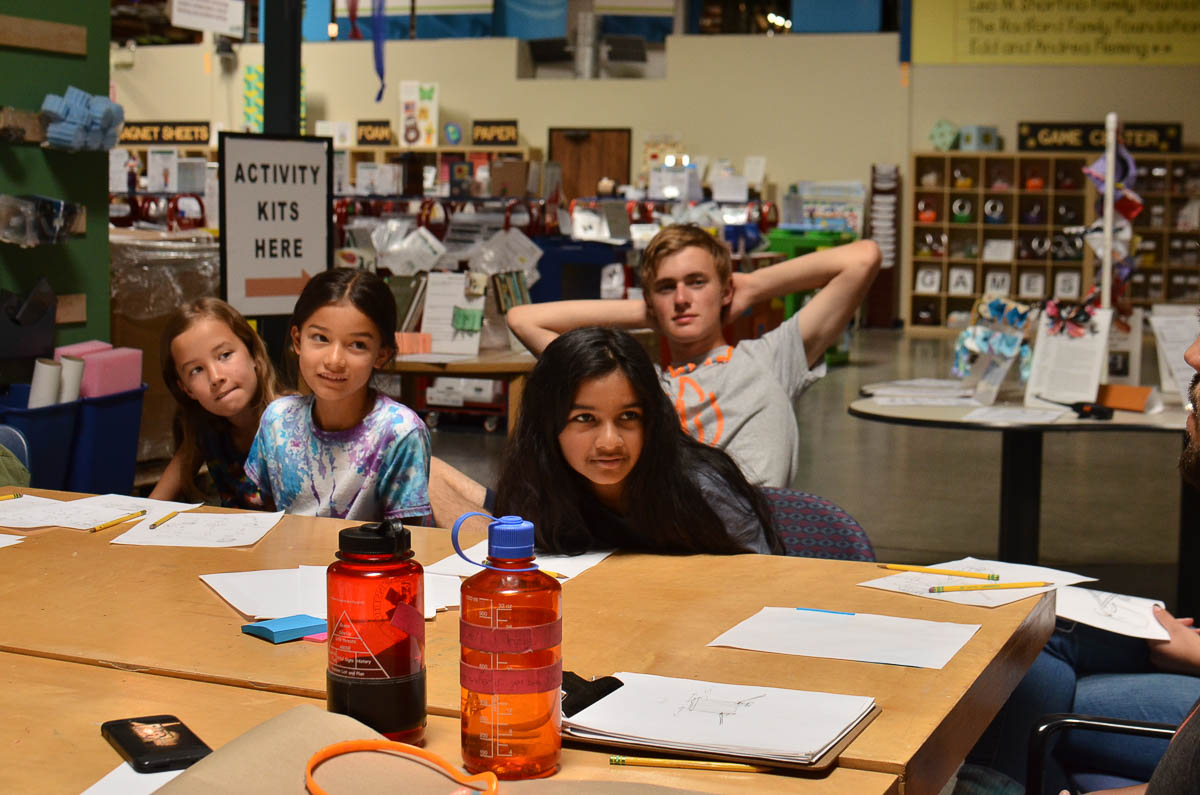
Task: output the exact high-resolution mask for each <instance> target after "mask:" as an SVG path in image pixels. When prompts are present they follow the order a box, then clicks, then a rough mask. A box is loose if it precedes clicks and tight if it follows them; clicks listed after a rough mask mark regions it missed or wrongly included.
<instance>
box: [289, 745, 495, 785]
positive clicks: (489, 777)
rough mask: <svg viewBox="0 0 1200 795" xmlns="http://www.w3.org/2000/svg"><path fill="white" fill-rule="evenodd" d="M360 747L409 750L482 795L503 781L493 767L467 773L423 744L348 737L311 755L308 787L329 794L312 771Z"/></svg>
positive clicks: (307, 772)
mask: <svg viewBox="0 0 1200 795" xmlns="http://www.w3.org/2000/svg"><path fill="white" fill-rule="evenodd" d="M358 751H391V752H392V753H396V754H410V755H412V756H415V757H418V758H420V759H423V760H425V761H426V762H429V763H430V764H431V765H434V766H435V767H437V768H438V772H441V773H445V774H446V775H448V776H449V777H450V778H452V779H454V780H455V781H456V782H458V783H459V784H462V785H463V786H464V787H469V788H470V789H473V790H480V791H481V792H482V793H483V795H496V791H497V788H498V786H499V783H500V782H499V779H497V778H496V774H495V773H492V772H491V771H487V772H485V773H479V774H477V775H474V776H468V775H467V774H466V773H463V772H461V771H459V770H458V769H457V768H455V767H454V766H453V765H451V764H450V763H449V762H447V761H446V760H445V759H443V758H442V757H440V756H438V755H437V754H435V753H433V752H432V751H426V750H425V749H424V748H418V747H417V746H415V745H409V744H407V743H398V742H395V741H393V740H347V741H345V742H341V743H334V744H333V745H327V746H325V747H324V748H322V749H321V750H319V751H317V752H316V753H315V754H313V755H312V757H310V758H309V760H308V766H307V767H306V768H305V770H304V785H305V787H307V789H308V791H309V792H311V793H312V795H329V794H328V793H327V792H326V791H325V790H324V789H323V788H322V787H321V786H320V785H319V784H317V782H316V780H315V779H313V773H314V772H315V771H316V769H317V767H318V766H319V765H320V764H321V763H322V762H326V761H328V760H330V759H332V758H334V757H335V756H341V755H342V754H352V753H356V752H358Z"/></svg>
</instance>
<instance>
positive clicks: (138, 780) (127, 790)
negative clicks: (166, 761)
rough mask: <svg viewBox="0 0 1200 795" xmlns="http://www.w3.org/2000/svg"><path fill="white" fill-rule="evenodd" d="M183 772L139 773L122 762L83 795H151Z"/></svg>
mask: <svg viewBox="0 0 1200 795" xmlns="http://www.w3.org/2000/svg"><path fill="white" fill-rule="evenodd" d="M182 772H183V771H182V770H164V771H163V772H161V773H139V772H137V771H136V770H134V769H133V768H132V767H130V766H129V765H127V764H125V763H124V762H122V763H121V764H120V765H118V766H117V767H115V768H113V770H112V771H111V772H109V774H108V775H106V776H105V777H104V778H102V779H100V780H99V781H97V782H96V783H95V784H93V785H92V786H90V787H88V788H87V789H85V790H84V791H83V795H150V793H152V792H154V791H155V790H157V789H158V788H159V787H162V786H164V785H165V784H166V783H167V782H168V781H170V780H171V779H173V778H175V777H176V776H178V775H179V774H180V773H182Z"/></svg>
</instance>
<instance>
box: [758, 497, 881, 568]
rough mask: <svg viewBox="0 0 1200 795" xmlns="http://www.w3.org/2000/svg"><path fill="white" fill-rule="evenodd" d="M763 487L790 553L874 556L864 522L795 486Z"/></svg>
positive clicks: (840, 557)
mask: <svg viewBox="0 0 1200 795" xmlns="http://www.w3.org/2000/svg"><path fill="white" fill-rule="evenodd" d="M761 491H762V493H763V496H764V497H766V499H767V505H768V506H770V509H771V516H772V518H774V519H775V528H776V529H777V530H778V531H779V538H780V540H782V541H783V546H784V549H785V551H786V553H787V554H788V555H792V556H793V557H801V558H830V559H833V560H866V561H874V560H875V548H874V547H872V546H871V539H869V538H867V533H866V531H865V530H863V529H862V525H860V524H859V523H858V522H856V521H855V520H854V517H853V516H851V515H850V514H848V513H846V512H845V511H843V510H842V509H841V508H839V507H838V506H837V505H834V504H833V503H832V502H830V501H829V500H827V499H825V498H824V497H818V496H816V495H815V494H808V493H806V492H803V491H794V490H792V489H776V488H766V487H765V488H762V489H761Z"/></svg>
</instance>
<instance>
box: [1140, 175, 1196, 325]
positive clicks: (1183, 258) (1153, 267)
mask: <svg viewBox="0 0 1200 795" xmlns="http://www.w3.org/2000/svg"><path fill="white" fill-rule="evenodd" d="M1134 160H1135V161H1136V162H1137V172H1138V173H1137V182H1136V183H1135V187H1134V190H1135V191H1136V192H1137V194H1138V195H1139V196H1141V197H1142V200H1143V202H1144V203H1145V207H1144V209H1143V210H1142V212H1141V213H1140V214H1139V215H1138V216H1137V217H1136V218H1135V219H1133V231H1134V234H1136V235H1138V236H1139V237H1141V245H1140V248H1139V252H1140V253H1141V257H1142V260H1141V266H1140V267H1139V268H1138V270H1137V271H1135V272H1134V274H1133V276H1132V277H1131V279H1130V283H1129V294H1130V298H1131V299H1132V301H1133V303H1134V304H1135V305H1138V306H1148V305H1150V304H1154V303H1163V302H1171V303H1192V304H1194V303H1200V154H1190V155H1167V156H1151V155H1146V156H1139V155H1134Z"/></svg>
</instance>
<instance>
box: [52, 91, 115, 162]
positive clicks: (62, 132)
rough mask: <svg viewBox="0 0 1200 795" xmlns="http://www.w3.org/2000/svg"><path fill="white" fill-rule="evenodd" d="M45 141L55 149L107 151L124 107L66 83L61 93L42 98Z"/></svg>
mask: <svg viewBox="0 0 1200 795" xmlns="http://www.w3.org/2000/svg"><path fill="white" fill-rule="evenodd" d="M42 116H44V117H45V118H46V119H47V120H48V121H49V124H47V125H46V144H47V145H48V146H51V147H53V148H55V149H66V150H67V151H70V152H78V151H79V150H80V149H90V150H104V151H107V150H109V149H112V148H113V147H115V146H116V145H117V138H118V137H119V136H120V134H121V126H122V125H123V124H124V123H125V109H124V108H122V107H121V106H120V105H118V104H117V103H115V102H113V101H112V100H110V99H109V98H108V97H104V96H99V95H95V96H93V95H92V94H89V93H87V92H86V91H82V90H80V89H78V88H76V87H75V86H67V90H66V93H65V94H63V96H61V97H60V96H58V95H57V94H47V95H46V97H45V99H43V100H42Z"/></svg>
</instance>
